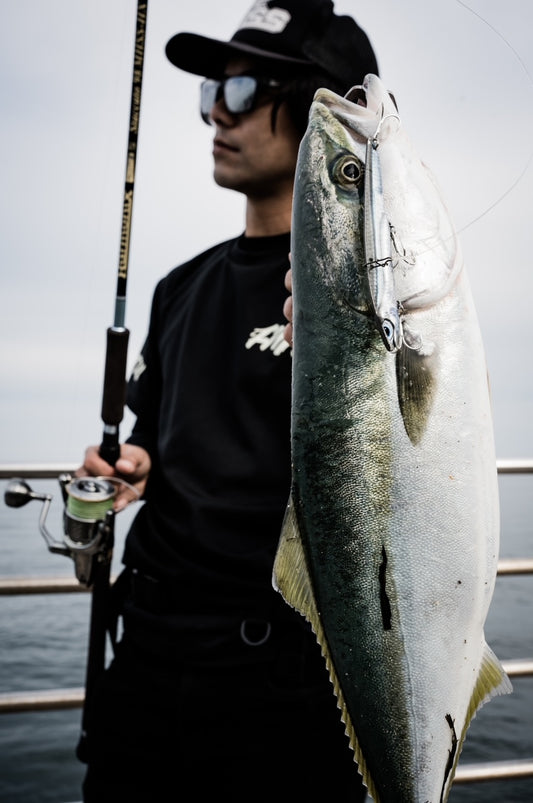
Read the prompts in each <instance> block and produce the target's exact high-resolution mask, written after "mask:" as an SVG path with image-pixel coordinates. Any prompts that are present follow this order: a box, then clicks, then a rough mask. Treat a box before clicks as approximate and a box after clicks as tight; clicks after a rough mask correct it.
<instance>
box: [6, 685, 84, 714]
mask: <svg viewBox="0 0 533 803" xmlns="http://www.w3.org/2000/svg"><path fill="white" fill-rule="evenodd" d="M84 699H85V690H84V689H83V688H75V689H49V690H46V691H27V692H3V693H2V694H0V714H13V713H20V712H22V711H58V710H61V709H64V708H81V706H82V705H83V701H84Z"/></svg>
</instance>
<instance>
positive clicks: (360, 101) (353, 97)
mask: <svg viewBox="0 0 533 803" xmlns="http://www.w3.org/2000/svg"><path fill="white" fill-rule="evenodd" d="M345 99H346V100H349V101H350V102H351V103H355V105H356V106H362V107H363V108H364V109H366V107H367V102H366V91H365V88H364V86H361V85H358V86H353V87H352V88H351V89H350V91H349V92H348V93H347V94H346V95H345Z"/></svg>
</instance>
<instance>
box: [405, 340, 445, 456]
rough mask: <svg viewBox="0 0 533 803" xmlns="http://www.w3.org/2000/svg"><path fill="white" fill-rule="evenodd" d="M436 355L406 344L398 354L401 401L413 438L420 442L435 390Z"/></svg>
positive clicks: (415, 441)
mask: <svg viewBox="0 0 533 803" xmlns="http://www.w3.org/2000/svg"><path fill="white" fill-rule="evenodd" d="M435 361H436V355H435V353H434V352H433V351H432V350H431V351H429V353H428V352H427V351H424V350H422V349H414V348H409V347H408V346H406V345H404V346H403V348H401V349H400V351H399V352H398V353H397V354H396V385H397V388H398V402H399V405H400V411H401V414H402V418H403V422H404V426H405V431H406V432H407V435H408V436H409V440H410V441H411V443H413V444H415V445H416V444H417V443H419V442H420V440H421V439H422V436H423V435H424V432H425V430H426V426H427V422H428V417H429V413H430V410H431V405H432V403H433V395H434V391H435Z"/></svg>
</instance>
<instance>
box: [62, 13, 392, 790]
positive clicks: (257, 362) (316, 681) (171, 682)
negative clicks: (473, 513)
mask: <svg viewBox="0 0 533 803" xmlns="http://www.w3.org/2000/svg"><path fill="white" fill-rule="evenodd" d="M166 52H167V56H168V58H169V59H170V61H171V62H172V63H173V64H175V65H176V66H177V67H178V68H180V69H183V70H186V71H187V72H190V73H192V74H194V75H199V76H202V77H204V79H205V80H204V81H203V82H202V84H201V114H202V117H203V119H204V121H205V122H206V123H208V124H210V125H212V126H213V132H214V145H213V158H214V179H215V181H216V183H217V184H218V185H220V186H221V187H225V188H228V189H232V190H235V191H237V192H241V193H243V194H244V195H245V196H246V217H245V230H244V233H243V235H242V236H240V237H237V238H235V239H233V240H230V241H227V242H225V243H222V244H220V245H217V246H214V247H212V248H210V249H209V250H208V251H206V252H205V253H203V254H201V255H199V256H198V257H196V258H194V259H192V260H190V261H189V262H187V263H186V264H184V265H181V266H180V267H178V268H176V269H175V270H174V271H172V272H171V273H170V274H169V275H168V276H166V278H164V279H163V280H162V281H161V282H160V283H159V284H158V286H157V288H156V290H155V294H154V299H153V306H152V314H151V320H150V327H149V332H148V336H147V339H146V342H145V345H144V347H143V350H142V354H141V355H140V357H139V360H138V362H137V364H136V366H135V368H134V371H133V374H132V378H131V380H130V383H129V390H128V405H129V406H130V407H131V409H132V410H133V412H134V413H135V415H136V416H137V420H136V424H135V427H134V430H133V432H132V435H131V437H130V438H129V439H128V441H127V442H126V443H125V444H123V445H122V447H121V456H120V458H119V460H118V461H117V463H116V466H115V469H112V468H111V467H110V466H109V465H107V464H106V463H105V462H104V461H103V460H102V459H101V458H100V457H99V455H98V449H97V447H91V448H89V449H88V450H87V453H86V456H85V461H84V465H83V466H82V467H81V468H80V470H79V471H78V475H85V474H91V475H100V476H111V475H113V474H115V473H116V474H117V475H118V476H120V477H123V478H124V479H126V480H127V481H128V482H129V483H131V484H133V485H135V486H136V487H137V489H138V490H139V492H140V493H142V494H143V498H144V503H143V505H142V507H141V508H140V510H139V512H138V514H137V516H136V518H135V520H134V522H133V524H132V527H131V529H130V532H129V534H128V536H127V540H126V546H125V553H124V557H123V560H124V564H125V570H124V572H123V573H122V575H121V576H120V578H119V580H118V581H117V583H116V585H115V591H114V596H115V599H116V603H117V615H118V616H120V617H121V618H122V621H123V634H122V637H121V640H120V642H119V643H118V645H117V647H116V650H115V656H114V660H113V662H112V663H111V665H110V667H109V668H108V669H107V670H106V672H105V674H104V676H103V679H102V682H101V686H100V688H99V690H98V692H97V693H96V695H95V698H94V700H93V703H92V705H91V708H90V710H89V712H88V720H87V721H88V741H87V744H88V769H87V774H86V778H85V782H84V800H85V803H93V802H94V803H96V801H98V803H105V801H113V803H117V801H128V803H135V801H139V803H140V801H142V803H146V802H147V801H152V800H153V801H155V800H158V801H159V800H171V799H176V800H178V799H184V798H186V797H187V796H189V797H190V798H191V799H194V800H196V801H211V800H215V799H228V800H230V801H232V803H241V802H242V803H251V801H254V803H262V801H264V802H265V803H267V802H268V803H272V801H274V800H279V801H281V802H282V803H289V801H291V803H292V802H293V801H294V802H296V801H303V800H346V801H362V800H364V799H365V796H366V791H365V788H364V786H363V784H362V782H361V777H360V775H359V773H358V768H357V764H356V763H355V761H354V754H353V751H352V750H351V749H350V747H349V742H348V738H347V736H346V735H345V732H344V731H345V726H344V724H343V723H342V722H341V715H340V711H339V708H338V707H337V700H336V698H335V695H334V692H333V686H332V683H331V680H330V678H329V676H328V673H327V670H326V666H325V662H324V659H323V657H322V655H321V651H320V647H319V646H318V644H317V640H316V637H315V634H314V633H313V632H312V630H311V627H310V626H309V624H308V623H307V622H306V621H305V619H304V617H303V616H301V615H300V613H298V612H297V611H295V610H293V609H292V607H290V606H289V605H287V604H286V602H285V601H284V600H283V598H282V596H281V594H279V593H278V592H277V591H276V590H274V588H273V586H272V571H273V565H274V558H275V554H276V549H277V546H278V541H279V536H280V531H281V526H282V521H283V517H284V513H285V509H286V506H287V499H288V496H289V491H290V486H291V454H290V448H291V444H290V407H291V374H292V362H291V360H292V358H291V350H290V347H289V344H288V342H287V340H285V339H284V327H285V321H284V319H283V314H282V309H283V305H284V301H285V299H286V291H285V289H284V277H285V274H286V273H287V270H288V267H289V262H288V254H289V251H290V228H291V215H292V195H293V185H294V172H295V167H296V161H297V156H298V148H299V144H300V141H301V139H302V136H303V135H304V132H305V130H306V127H307V120H308V113H309V108H310V106H311V102H312V99H313V96H314V94H315V91H316V90H317V89H318V88H319V87H328V88H329V89H331V90H333V91H334V92H335V93H338V94H339V95H344V94H345V93H346V92H347V91H348V90H349V89H350V88H351V87H352V86H353V85H355V84H360V83H361V82H362V80H363V78H364V76H365V75H366V74H368V73H372V74H374V75H376V74H377V72H378V68H377V63H376V59H375V56H374V53H373V50H372V47H371V45H370V43H369V41H368V38H367V36H366V34H365V33H364V32H363V31H362V30H361V29H360V28H359V26H358V25H357V24H356V23H355V21H354V20H353V19H352V18H351V17H347V16H338V15H336V14H335V13H334V10H333V4H332V3H331V2H330V0H271V1H270V2H266V1H265V0H258V2H255V3H254V4H253V6H252V8H251V9H250V11H249V12H248V13H247V15H246V17H245V19H244V20H243V22H242V23H241V25H240V26H239V29H238V30H237V32H236V33H235V35H234V36H233V37H232V39H231V40H230V41H229V42H220V41H216V40H213V39H208V38H206V37H203V36H198V35H195V34H189V33H181V34H178V35H176V36H174V37H173V38H172V39H171V40H170V41H169V42H168V44H167V50H166ZM127 502H128V499H127V497H126V494H119V496H118V497H117V501H116V509H117V510H118V509H122V508H123V507H125V505H126V504H127ZM181 790H190V792H189V791H186V792H185V793H183V792H182V791H181Z"/></svg>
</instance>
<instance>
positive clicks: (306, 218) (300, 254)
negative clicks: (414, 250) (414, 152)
mask: <svg viewBox="0 0 533 803" xmlns="http://www.w3.org/2000/svg"><path fill="white" fill-rule="evenodd" d="M324 93H327V90H321V91H319V92H318V93H317V95H316V96H315V100H314V101H313V103H312V105H311V109H310V112H309V123H308V127H307V130H306V133H305V136H304V138H303V140H302V142H301V144H300V150H299V155H298V162H297V166H296V180H295V189H294V197H293V223H292V242H291V264H292V273H293V300H294V312H295V321H294V324H295V334H296V331H297V328H298V326H299V325H302V326H303V323H301V322H299V321H298V317H299V313H302V308H303V306H305V318H306V322H307V328H308V329H309V331H310V332H313V331H316V329H317V328H318V327H319V326H320V324H321V322H322V321H323V320H324V319H325V318H329V319H330V321H331V317H332V316H338V317H339V318H340V317H343V316H344V313H345V312H346V311H350V313H352V312H353V310H356V311H358V312H362V313H363V314H367V313H368V312H369V310H370V299H369V297H368V292H367V289H366V284H367V282H366V278H365V276H364V252H363V241H362V230H363V225H364V210H363V203H364V154H365V149H364V143H363V142H362V140H357V139H355V138H354V137H353V136H352V133H351V131H350V130H349V129H348V128H347V127H346V126H345V125H344V124H343V122H342V120H341V119H339V117H338V116H337V114H336V113H335V111H334V110H332V109H331V108H330V104H329V103H327V102H324V99H325V98H326V96H327V97H328V98H329V97H330V96H331V98H332V99H333V98H335V99H338V100H339V101H341V100H342V98H341V97H340V96H337V95H335V94H334V93H327V95H326V94H324ZM315 299H317V302H316V304H317V306H316V307H315V308H313V304H314V300H315ZM318 299H320V306H319V304H318ZM344 317H345V316H344Z"/></svg>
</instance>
